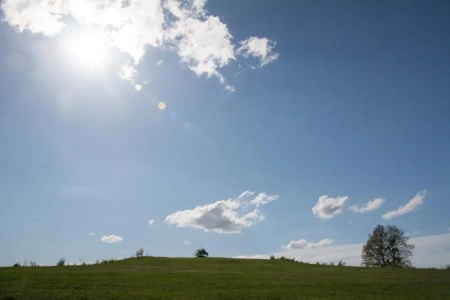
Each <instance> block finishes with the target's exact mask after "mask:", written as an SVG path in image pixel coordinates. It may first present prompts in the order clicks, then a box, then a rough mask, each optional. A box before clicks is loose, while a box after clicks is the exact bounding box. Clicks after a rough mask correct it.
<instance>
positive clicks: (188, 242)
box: [183, 241, 191, 245]
mask: <svg viewBox="0 0 450 300" xmlns="http://www.w3.org/2000/svg"><path fill="white" fill-rule="evenodd" d="M183 244H184V245H190V244H191V242H190V241H183Z"/></svg>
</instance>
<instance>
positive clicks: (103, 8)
mask: <svg viewBox="0 0 450 300" xmlns="http://www.w3.org/2000/svg"><path fill="white" fill-rule="evenodd" d="M205 4H206V0H133V1H128V2H124V1H100V0H96V1H94V0H52V1H49V0H35V1H24V0H4V1H3V2H2V4H1V9H2V10H3V13H4V20H5V21H6V22H7V23H8V24H9V25H10V26H12V27H15V28H17V29H18V30H19V31H30V32H32V33H42V34H44V35H47V36H54V35H56V34H58V33H60V32H61V31H62V29H63V28H64V27H65V26H69V25H68V24H67V23H66V19H67V18H66V17H72V18H73V19H75V20H76V21H78V22H79V23H81V24H83V25H88V26H92V27H94V26H95V27H98V28H99V29H100V30H101V31H102V32H103V34H104V35H105V36H106V37H107V38H108V41H109V43H110V45H111V46H114V47H116V48H118V49H119V50H120V51H122V52H123V53H126V54H128V55H129V56H130V57H131V58H132V62H130V63H129V64H127V65H124V69H123V70H122V72H121V77H122V78H124V79H126V80H130V81H132V79H134V78H135V77H136V76H137V75H138V73H137V66H138V65H139V63H140V62H141V61H142V60H143V58H144V56H145V54H146V51H147V49H148V48H149V47H153V48H160V49H164V50H169V51H170V50H175V51H176V52H177V53H178V55H179V57H180V59H181V62H182V63H184V64H186V65H187V67H188V68H189V69H191V70H192V71H194V72H195V73H196V74H197V75H198V76H201V75H206V76H207V77H211V76H215V77H217V78H218V79H219V80H220V81H221V82H222V83H223V84H225V85H226V86H228V88H227V89H228V90H230V87H231V85H227V84H226V83H225V81H226V80H225V78H224V76H223V75H222V73H221V72H220V69H221V68H223V67H225V66H227V65H228V64H229V63H230V62H231V61H234V60H236V57H235V53H236V54H240V55H242V56H244V57H249V56H252V57H257V58H259V59H260V61H261V65H265V64H268V63H270V62H273V61H275V60H276V59H277V58H278V53H275V52H274V51H273V48H274V47H275V42H273V41H270V40H269V39H267V38H257V37H251V38H249V39H247V40H245V41H242V42H240V47H239V48H238V49H237V50H236V51H235V48H236V47H235V45H234V44H233V41H232V39H233V37H232V35H231V34H230V32H229V29H228V26H227V25H226V24H225V23H224V22H222V20H220V18H219V17H217V16H213V15H209V13H208V12H207V11H206V10H205V8H204V7H205ZM161 63H162V60H160V61H159V62H158V63H157V65H160V64H161Z"/></svg>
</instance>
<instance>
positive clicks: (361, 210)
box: [350, 198, 386, 214]
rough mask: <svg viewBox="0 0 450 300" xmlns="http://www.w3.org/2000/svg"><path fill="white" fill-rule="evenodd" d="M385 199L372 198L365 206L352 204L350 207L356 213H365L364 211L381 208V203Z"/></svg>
mask: <svg viewBox="0 0 450 300" xmlns="http://www.w3.org/2000/svg"><path fill="white" fill-rule="evenodd" d="M384 201H386V200H385V199H383V198H377V199H374V200H370V201H369V202H367V204H366V205H364V206H359V205H353V206H350V209H351V210H353V211H354V212H355V213H361V214H364V213H367V212H370V211H373V210H375V209H377V208H379V207H380V206H381V204H383V203H384Z"/></svg>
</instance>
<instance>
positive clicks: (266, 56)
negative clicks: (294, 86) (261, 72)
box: [237, 36, 280, 67]
mask: <svg viewBox="0 0 450 300" xmlns="http://www.w3.org/2000/svg"><path fill="white" fill-rule="evenodd" d="M240 44H241V47H239V48H238V49H237V53H238V54H241V55H243V56H244V57H249V56H253V57H256V58H259V60H260V61H261V67H262V66H264V65H267V64H269V63H272V62H274V61H275V60H277V59H278V57H279V56H280V55H279V54H278V53H276V52H274V51H273V48H275V46H276V42H274V41H271V40H269V39H267V38H258V37H254V36H253V37H250V38H249V39H247V40H245V41H242V42H240Z"/></svg>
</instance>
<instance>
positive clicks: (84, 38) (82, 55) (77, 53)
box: [65, 32, 108, 68]
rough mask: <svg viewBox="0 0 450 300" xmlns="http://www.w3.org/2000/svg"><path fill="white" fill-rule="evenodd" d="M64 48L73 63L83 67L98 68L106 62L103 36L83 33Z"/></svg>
mask: <svg viewBox="0 0 450 300" xmlns="http://www.w3.org/2000/svg"><path fill="white" fill-rule="evenodd" d="M65 48H66V50H67V52H68V53H70V56H71V57H72V58H73V59H74V60H75V63H76V64H78V65H82V66H84V67H94V68H100V67H104V66H106V64H107V62H108V48H107V44H106V39H105V36H104V35H102V34H101V33H97V32H89V33H88V32H83V33H80V34H77V35H75V36H73V37H71V38H70V39H68V41H67V42H66V45H65Z"/></svg>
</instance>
